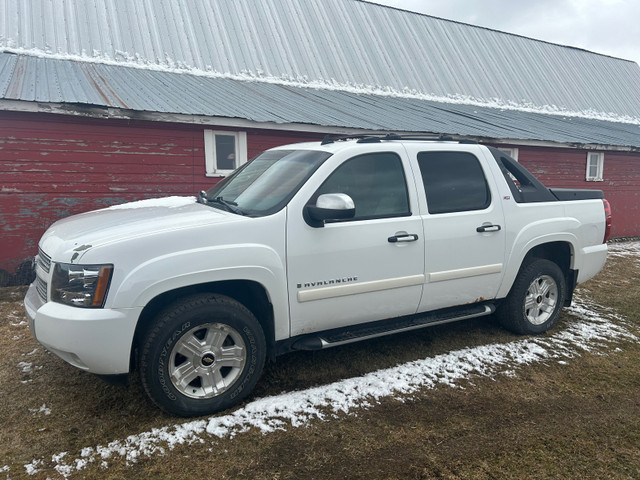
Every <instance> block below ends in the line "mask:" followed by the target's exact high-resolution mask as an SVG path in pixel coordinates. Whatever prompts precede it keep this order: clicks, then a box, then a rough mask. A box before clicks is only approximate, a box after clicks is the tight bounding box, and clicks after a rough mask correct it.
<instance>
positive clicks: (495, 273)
mask: <svg viewBox="0 0 640 480" xmlns="http://www.w3.org/2000/svg"><path fill="white" fill-rule="evenodd" d="M437 148H439V149H438V150H433V149H430V148H428V147H420V146H419V145H411V144H409V145H407V149H408V151H409V154H410V157H411V158H412V160H413V161H414V162H415V164H417V168H418V169H419V171H420V173H419V177H420V178H421V179H422V185H421V186H420V187H419V188H418V195H419V196H420V198H421V205H423V206H426V209H424V210H423V211H422V212H421V218H422V222H423V226H424V234H425V244H424V247H425V276H426V283H425V286H424V293H423V296H422V300H421V302H420V307H419V310H420V311H427V310H435V309H438V308H444V307H451V306H458V305H464V304H470V303H476V302H482V301H486V300H490V299H493V298H495V297H496V295H497V293H498V289H499V287H500V284H501V281H502V277H503V273H504V259H505V235H506V230H507V229H506V228H505V227H506V226H505V218H504V214H503V210H502V204H501V198H499V196H498V195H497V194H495V193H494V192H497V188H496V185H495V180H494V178H493V176H492V172H491V170H490V169H489V168H487V163H486V162H487V159H486V157H485V156H484V151H483V150H482V149H481V147H479V146H469V145H451V146H450V147H449V148H447V149H442V146H439V147H437Z"/></svg>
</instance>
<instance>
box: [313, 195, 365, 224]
mask: <svg viewBox="0 0 640 480" xmlns="http://www.w3.org/2000/svg"><path fill="white" fill-rule="evenodd" d="M305 213H306V215H305V216H307V217H308V219H307V223H309V225H311V226H312V227H323V226H324V224H325V222H326V221H328V220H345V219H348V218H353V217H354V215H355V214H356V206H355V204H354V203H353V200H352V199H351V197H350V196H349V195H347V194H346V193H325V194H324V195H320V196H319V197H318V199H317V200H316V204H315V205H307V206H306V207H305Z"/></svg>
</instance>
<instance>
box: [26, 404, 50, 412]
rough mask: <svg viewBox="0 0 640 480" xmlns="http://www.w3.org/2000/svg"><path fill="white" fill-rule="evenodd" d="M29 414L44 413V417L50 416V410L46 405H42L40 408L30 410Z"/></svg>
mask: <svg viewBox="0 0 640 480" xmlns="http://www.w3.org/2000/svg"><path fill="white" fill-rule="evenodd" d="M29 411H30V412H31V413H44V414H45V415H51V409H50V408H47V405H46V404H44V403H43V404H42V406H41V407H40V408H30V409H29Z"/></svg>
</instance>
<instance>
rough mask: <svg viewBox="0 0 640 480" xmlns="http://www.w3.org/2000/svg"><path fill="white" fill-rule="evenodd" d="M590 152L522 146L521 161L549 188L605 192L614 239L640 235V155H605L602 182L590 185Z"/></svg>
mask: <svg viewBox="0 0 640 480" xmlns="http://www.w3.org/2000/svg"><path fill="white" fill-rule="evenodd" d="M587 152H588V151H587V150H578V149H567V148H563V149H560V148H558V149H553V148H531V147H520V148H519V153H518V155H519V156H518V160H519V161H520V163H522V165H524V166H525V167H526V168H527V169H528V170H530V171H531V172H532V173H533V174H534V175H535V176H536V177H537V178H538V179H540V181H541V182H542V183H544V184H545V185H546V186H548V187H564V188H592V189H597V190H602V191H604V196H605V198H606V199H607V200H608V201H609V203H611V210H612V214H613V229H612V235H613V236H614V237H632V236H638V235H640V208H639V207H640V153H629V152H608V151H603V152H604V170H603V181H602V182H587V181H586V180H585V177H586V169H587Z"/></svg>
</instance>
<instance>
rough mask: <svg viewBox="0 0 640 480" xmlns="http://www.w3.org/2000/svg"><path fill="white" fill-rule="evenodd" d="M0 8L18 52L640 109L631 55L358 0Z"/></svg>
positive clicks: (35, 2) (632, 112)
mask: <svg viewBox="0 0 640 480" xmlns="http://www.w3.org/2000/svg"><path fill="white" fill-rule="evenodd" d="M0 12H3V16H4V18H5V21H4V22H0V51H4V52H13V53H19V54H21V55H32V56H38V57H42V58H52V59H66V60H70V61H76V62H77V61H81V62H89V63H103V64H111V65H114V64H115V65H127V66H135V67H138V68H143V69H150V70H156V71H165V72H180V73H187V74H193V75H199V76H210V77H216V78H230V79H236V80H238V79H245V80H246V79H251V80H260V81H267V82H271V83H277V84H283V85H293V86H311V87H313V88H317V89H334V90H336V89H337V90H342V91H349V92H352V93H353V92H361V91H363V92H385V93H387V94H390V95H393V96H396V97H399V98H416V97H420V96H423V97H429V98H430V99H432V100H436V101H448V102H451V101H453V102H456V101H457V102H463V103H474V104H476V105H486V106H495V105H499V106H501V107H503V108H523V109H527V108H528V109H538V110H540V109H541V110H549V111H554V110H555V111H561V112H574V113H575V112H578V113H584V112H587V113H588V114H589V113H590V114H592V115H600V116H602V115H604V116H607V117H608V118H610V119H616V120H619V119H625V118H633V119H638V118H640V67H639V66H638V65H637V64H635V63H634V62H629V61H626V60H621V59H616V58H612V57H607V56H604V55H599V54H595V53H591V52H587V51H584V50H579V49H575V48H570V47H563V46H560V45H555V44H551V43H546V42H542V41H539V40H534V39H530V38H526V37H521V36H517V35H512V34H507V33H504V32H499V31H495V30H490V29H486V28H481V27H474V26H472V25H466V24H461V23H458V22H453V21H448V20H444V19H440V18H436V17H430V16H427V15H421V14H415V13H411V12H406V11H402V10H397V9H393V8H387V7H383V6H380V5H375V4H369V3H365V2H361V1H358V0H261V1H260V2H256V1H254V0H154V1H153V2H148V1H144V0H130V1H127V2H104V1H103V0H82V1H79V0H51V1H48V2H41V1H40V0H24V1H21V2H15V1H14V0H0ZM335 12H341V14H340V15H336V14H335ZM2 84H3V82H2V79H0V87H1V86H2Z"/></svg>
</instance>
